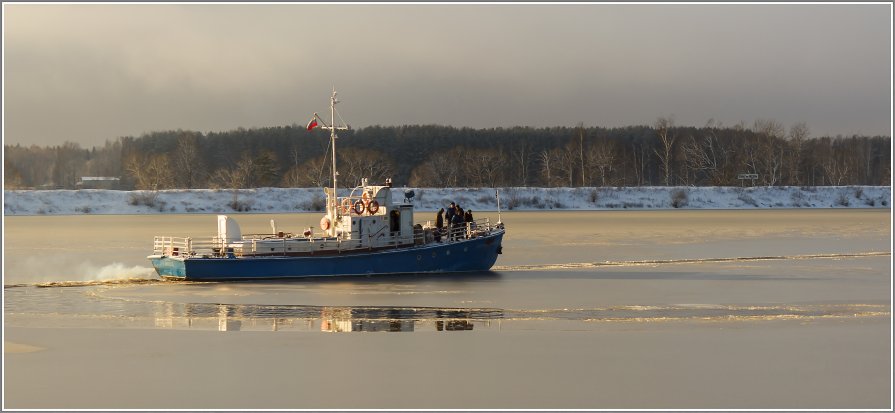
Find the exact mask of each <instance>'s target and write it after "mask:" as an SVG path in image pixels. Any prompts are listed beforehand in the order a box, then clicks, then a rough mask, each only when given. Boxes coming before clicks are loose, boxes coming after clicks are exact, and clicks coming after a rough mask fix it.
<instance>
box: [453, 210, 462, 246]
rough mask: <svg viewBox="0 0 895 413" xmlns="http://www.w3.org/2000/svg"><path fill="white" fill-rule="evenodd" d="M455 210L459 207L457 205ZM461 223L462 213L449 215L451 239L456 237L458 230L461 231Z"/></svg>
mask: <svg viewBox="0 0 895 413" xmlns="http://www.w3.org/2000/svg"><path fill="white" fill-rule="evenodd" d="M457 210H458V211H459V210H460V207H457ZM463 225H464V224H463V215H461V214H459V213H458V214H454V216H453V217H451V232H450V233H451V239H456V238H457V236H458V235H459V234H458V232H460V231H461V230H460V228H462V227H463Z"/></svg>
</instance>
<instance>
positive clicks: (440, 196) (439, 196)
mask: <svg viewBox="0 0 895 413" xmlns="http://www.w3.org/2000/svg"><path fill="white" fill-rule="evenodd" d="M497 189H499V190H500V207H501V210H504V211H508V210H525V211H536V210H652V209H764V208H890V207H891V204H892V188H891V187H889V186H831V187H795V186H792V187H746V188H741V187H598V188H592V187H591V188H524V187H510V188H497ZM405 190H412V191H414V193H415V195H416V196H415V198H414V199H413V204H414V206H415V208H416V209H417V210H418V211H435V210H437V209H438V208H441V207H444V206H446V205H447V204H449V203H450V202H451V201H454V202H457V203H459V204H460V206H462V207H463V208H464V209H472V210H473V211H494V210H496V209H497V203H496V197H495V189H494V188H393V189H392V197H393V199H395V200H397V201H401V200H403V198H404V191H405ZM347 193H348V191H345V194H347ZM3 194H4V202H3V213H4V215H9V216H27V215H83V214H99V215H106V214H114V215H128V214H191V213H196V214H209V213H234V212H244V213H290V212H314V211H320V210H322V208H323V206H324V199H325V198H324V194H323V190H322V189H321V188H257V189H241V190H239V191H236V197H235V198H234V191H233V190H215V189H189V190H187V189H179V190H164V191H158V192H151V191H115V190H103V189H82V190H49V191H43V190H4V191H3ZM340 195H343V194H342V193H341V191H340ZM234 200H235V203H234Z"/></svg>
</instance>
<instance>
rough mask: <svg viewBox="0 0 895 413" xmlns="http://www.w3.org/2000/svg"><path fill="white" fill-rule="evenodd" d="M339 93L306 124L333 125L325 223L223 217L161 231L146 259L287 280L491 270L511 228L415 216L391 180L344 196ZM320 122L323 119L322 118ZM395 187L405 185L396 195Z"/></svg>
mask: <svg viewBox="0 0 895 413" xmlns="http://www.w3.org/2000/svg"><path fill="white" fill-rule="evenodd" d="M336 96H337V93H336V92H335V90H334V91H333V93H332V95H331V97H330V119H331V122H330V123H329V124H327V123H326V122H325V121H324V120H323V119H321V118H320V117H319V116H318V115H317V114H316V113H315V114H314V117H313V118H312V119H311V122H310V123H309V124H308V130H311V129H312V128H313V127H320V128H321V129H325V130H329V131H330V143H331V145H332V187H324V188H323V191H324V193H325V195H326V207H325V214H324V216H323V217H321V218H320V226H319V228H316V229H315V228H307V229H305V230H304V231H302V232H301V233H297V234H293V233H287V232H282V231H277V229H276V223H275V222H273V220H271V233H267V234H242V231H241V228H240V226H239V224H238V222H237V221H236V220H235V219H234V218H233V217H230V216H228V215H218V216H217V234H216V235H212V236H210V237H206V238H193V237H174V236H156V237H155V238H154V240H153V253H152V255H149V256H148V257H147V258H148V259H149V260H150V261H151V262H152V266H153V267H154V268H155V271H156V272H157V273H158V275H159V276H160V277H163V278H166V279H181V280H195V281H204V280H208V281H220V280H252V279H282V278H302V277H332V276H357V275H374V274H429V273H457V272H473V271H488V270H489V269H490V268H491V267H492V266H493V265H494V263H495V262H496V261H497V256H498V255H499V254H501V253H502V245H501V243H502V240H503V236H504V234H505V232H506V228H505V226H504V224H503V222H502V221H501V219H500V198H499V195H498V194H496V195H498V196H497V202H498V204H497V205H498V219H497V222H491V220H490V219H488V218H484V219H478V220H475V221H472V222H465V223H463V224H459V225H454V226H450V225H447V223H446V225H445V228H443V229H440V228H437V227H436V226H435V225H434V224H433V223H432V222H431V221H426V222H421V223H414V222H413V212H414V206H413V197H414V194H413V192H412V191H408V190H405V191H404V194H403V198H402V197H401V195H402V194H401V193H400V189H397V188H392V186H393V185H392V182H391V179H390V178H389V179H386V181H385V182H384V183H380V184H373V183H370V182H369V181H368V179H366V178H363V179H362V180H361V182H360V185H358V186H356V187H354V188H353V189H351V190H350V192H349V191H348V190H347V188H346V189H345V190H344V191H343V192H342V196H339V194H340V193H339V188H338V171H337V169H336V159H337V158H336V139H337V138H338V135H337V131H340V130H348V126H347V125H344V126H336V110H335V106H336V104H337V103H338V102H339V101H338V99H337V98H336ZM318 122H319V123H322V126H319V125H318ZM393 192H399V195H398V196H393Z"/></svg>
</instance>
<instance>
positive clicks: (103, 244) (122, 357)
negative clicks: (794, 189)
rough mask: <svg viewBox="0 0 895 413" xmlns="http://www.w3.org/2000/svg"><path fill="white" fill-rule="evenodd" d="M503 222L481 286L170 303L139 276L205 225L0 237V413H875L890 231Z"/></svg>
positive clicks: (747, 223) (20, 232)
mask: <svg viewBox="0 0 895 413" xmlns="http://www.w3.org/2000/svg"><path fill="white" fill-rule="evenodd" d="M429 215H433V214H420V215H418V217H417V219H418V220H423V219H428V218H430V217H429ZM236 216H237V218H238V220H239V222H240V224H241V226H242V228H243V232H245V233H252V232H268V231H269V228H270V226H269V220H270V219H271V218H273V219H275V220H276V222H277V226H278V228H279V229H280V230H286V231H291V232H299V231H300V230H302V229H303V228H305V227H307V226H311V225H316V222H317V221H318V220H319V215H318V214H293V215H236ZM483 216H489V217H490V218H491V219H493V220H496V219H497V217H496V215H495V214H489V213H477V217H483ZM502 218H503V221H504V222H505V223H506V224H507V227H508V232H507V235H506V237H505V239H504V249H503V250H504V254H503V255H502V256H500V257H499V258H498V261H497V265H496V266H495V267H494V268H493V270H492V271H490V272H485V273H473V274H451V275H426V276H371V277H351V278H340V279H320V278H318V279H306V280H296V281H288V282H284V281H266V282H257V281H256V282H236V283H234V282H228V283H190V282H170V281H161V280H158V279H157V277H155V276H154V275H153V271H152V269H151V267H149V265H148V262H147V261H146V259H145V256H146V255H148V253H149V249H150V248H151V242H152V236H153V235H176V236H187V235H193V236H196V235H205V234H207V235H209V236H210V235H211V234H212V232H213V231H215V229H216V221H215V217H214V216H213V215H158V216H38V217H7V218H6V221H5V224H6V225H5V227H4V235H5V248H4V270H3V274H4V287H5V288H4V318H5V319H4V321H5V322H4V361H5V364H4V373H5V381H4V390H5V399H4V407H6V408H213V409H221V408H227V409H246V408H286V409H288V408H306V409H314V408H382V409H388V408H436V409H437V408H583V409H599V408H607V409H618V408H682V409H686V408H819V409H824V408H888V407H890V406H891V392H890V390H891V356H890V350H891V336H890V333H891V268H892V267H891V230H890V229H891V221H890V219H891V211H890V210H762V211H594V212H509V213H504V214H503V216H502Z"/></svg>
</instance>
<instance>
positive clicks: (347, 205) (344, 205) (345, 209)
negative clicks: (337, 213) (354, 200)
mask: <svg viewBox="0 0 895 413" xmlns="http://www.w3.org/2000/svg"><path fill="white" fill-rule="evenodd" d="M349 209H351V200H350V199H348V198H342V215H348V210H349Z"/></svg>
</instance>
